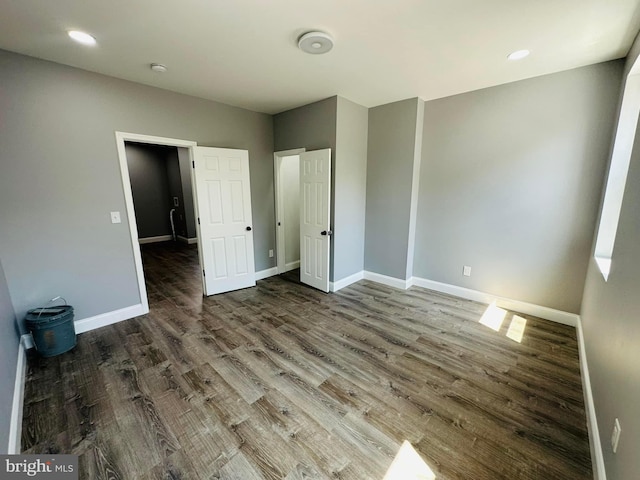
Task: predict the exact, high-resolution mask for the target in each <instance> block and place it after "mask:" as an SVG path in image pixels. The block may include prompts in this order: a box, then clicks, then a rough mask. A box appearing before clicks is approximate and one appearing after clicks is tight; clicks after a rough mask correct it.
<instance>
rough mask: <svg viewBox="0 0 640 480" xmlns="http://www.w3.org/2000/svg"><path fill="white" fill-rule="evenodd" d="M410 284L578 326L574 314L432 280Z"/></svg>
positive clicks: (417, 279)
mask: <svg viewBox="0 0 640 480" xmlns="http://www.w3.org/2000/svg"><path fill="white" fill-rule="evenodd" d="M411 284H412V285H416V286H418V287H423V288H428V289H430V290H435V291H437V292H442V293H448V294H450V295H455V296H456V297H462V298H466V299H467V300H474V301H476V302H481V303H493V302H496V305H497V306H499V307H502V308H505V309H507V310H514V311H516V312H520V313H526V314H527V315H533V316H534V317H539V318H544V319H545V320H550V321H552V322H556V323H562V324H563V325H569V326H571V327H575V326H576V325H577V324H578V319H579V316H578V315H576V314H575V313H569V312H564V311H562V310H556V309H553V308H549V307H543V306H541V305H535V304H533V303H527V302H521V301H519V300H512V299H510V298H505V297H499V296H497V295H491V294H490V293H485V292H480V291H478V290H471V289H469V288H464V287H458V286H457V285H450V284H448V283H441V282H435V281H433V280H427V279H426V278H419V277H413V278H411Z"/></svg>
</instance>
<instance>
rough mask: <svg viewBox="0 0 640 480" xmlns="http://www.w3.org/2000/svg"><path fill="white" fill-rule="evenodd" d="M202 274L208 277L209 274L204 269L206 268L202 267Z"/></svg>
mask: <svg viewBox="0 0 640 480" xmlns="http://www.w3.org/2000/svg"><path fill="white" fill-rule="evenodd" d="M202 276H203V277H206V276H207V273H206V272H205V271H204V268H203V269H202Z"/></svg>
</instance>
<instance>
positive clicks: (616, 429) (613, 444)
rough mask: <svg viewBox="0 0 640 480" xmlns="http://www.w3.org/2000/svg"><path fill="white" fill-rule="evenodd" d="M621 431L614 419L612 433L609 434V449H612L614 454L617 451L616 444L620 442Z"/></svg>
mask: <svg viewBox="0 0 640 480" xmlns="http://www.w3.org/2000/svg"><path fill="white" fill-rule="evenodd" d="M621 431H622V429H621V428H620V422H619V421H618V419H617V418H616V421H615V422H614V424H613V433H611V448H612V449H613V453H616V450H617V449H618V442H619V441H620V432H621Z"/></svg>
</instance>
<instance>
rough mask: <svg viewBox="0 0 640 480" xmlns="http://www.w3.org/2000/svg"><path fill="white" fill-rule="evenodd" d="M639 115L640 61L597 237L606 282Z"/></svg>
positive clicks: (627, 88) (627, 96) (630, 84)
mask: <svg viewBox="0 0 640 480" xmlns="http://www.w3.org/2000/svg"><path fill="white" fill-rule="evenodd" d="M639 58H640V57H639ZM639 113H640V61H639V60H638V59H636V61H635V63H634V64H633V67H632V68H631V71H630V72H629V74H628V75H627V79H626V82H625V85H624V93H623V96H622V106H621V107H620V116H619V118H618V128H617V131H616V136H615V140H614V143H613V153H612V155H611V165H610V167H609V176H608V177H607V186H606V189H605V193H604V201H603V203H602V211H601V212H600V226H599V227H598V236H597V237H596V248H595V255H594V256H595V260H596V263H597V265H598V268H599V269H600V272H602V276H603V277H604V279H605V281H606V280H608V278H609V272H610V271H611V261H612V257H613V246H614V244H615V241H616V232H617V230H618V221H619V220H620V210H621V208H622V199H623V196H624V188H625V185H626V183H627V173H628V172H629V163H630V161H631V152H632V150H633V142H634V140H635V135H636V127H637V125H638V114H639Z"/></svg>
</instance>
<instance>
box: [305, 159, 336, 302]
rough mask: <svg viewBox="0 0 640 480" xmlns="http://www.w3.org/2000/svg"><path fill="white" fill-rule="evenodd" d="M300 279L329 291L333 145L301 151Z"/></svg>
mask: <svg viewBox="0 0 640 480" xmlns="http://www.w3.org/2000/svg"><path fill="white" fill-rule="evenodd" d="M300 200H301V201H300V281H301V282H302V283H306V284H307V285H310V286H312V287H314V288H317V289H319V290H322V291H323V292H328V291H329V245H330V240H331V230H330V224H329V223H330V218H331V216H330V213H331V212H330V208H331V207H330V205H331V149H330V148H327V149H324V150H315V151H311V152H306V153H301V154H300Z"/></svg>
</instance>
